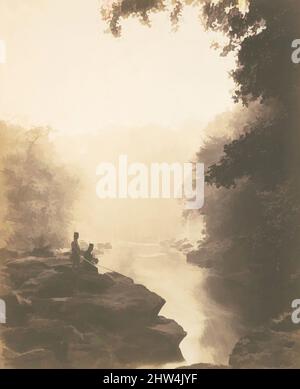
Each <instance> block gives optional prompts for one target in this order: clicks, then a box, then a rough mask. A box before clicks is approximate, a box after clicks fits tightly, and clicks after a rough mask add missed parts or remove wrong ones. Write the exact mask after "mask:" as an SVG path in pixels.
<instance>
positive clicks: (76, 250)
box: [71, 232, 80, 270]
mask: <svg viewBox="0 0 300 389" xmlns="http://www.w3.org/2000/svg"><path fill="white" fill-rule="evenodd" d="M78 239H79V233H78V232H74V240H73V242H72V243H71V260H72V268H73V270H78V269H79V266H80V247H79V243H78Z"/></svg>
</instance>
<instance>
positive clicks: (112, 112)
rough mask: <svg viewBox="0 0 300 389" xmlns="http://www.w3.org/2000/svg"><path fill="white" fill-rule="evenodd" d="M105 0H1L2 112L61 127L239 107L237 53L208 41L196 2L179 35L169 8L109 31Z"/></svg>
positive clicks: (190, 116) (172, 121)
mask: <svg viewBox="0 0 300 389" xmlns="http://www.w3.org/2000/svg"><path fill="white" fill-rule="evenodd" d="M99 9H100V3H99V2H98V1H97V0H89V1H85V0H63V1H61V0H39V1H37V0H27V1H26V2H24V1H21V0H9V1H7V0H0V37H1V39H4V40H5V42H6V47H7V63H6V65H2V66H1V67H0V86H1V90H0V117H2V118H8V119H11V120H14V121H16V120H17V121H19V122H21V123H22V124H24V123H26V124H28V125H29V124H44V125H50V126H53V127H54V128H56V129H59V130H61V131H69V132H70V131H74V130H76V131H90V130H99V129H103V128H107V127H115V126H118V127H119V126H143V125H149V124H157V125H160V126H172V127H174V126H175V127H178V126H180V125H182V123H185V122H186V121H191V120H197V121H199V122H200V123H206V122H207V121H208V120H210V119H212V117H213V116H214V114H215V113H216V112H219V111H224V110H225V109H226V108H228V107H229V106H230V105H231V99H230V90H231V89H232V83H231V81H229V80H228V77H227V71H229V70H230V68H231V67H232V59H231V60H230V59H224V58H220V57H219V55H218V53H217V52H215V51H213V50H211V49H210V43H211V39H210V38H209V36H208V34H207V33H205V32H203V31H202V27H201V24H200V23H199V19H198V17H197V10H195V9H193V8H188V9H187V11H186V12H185V14H184V17H183V19H182V25H181V28H180V29H179V31H178V32H177V33H170V31H171V25H170V22H169V19H168V15H167V14H161V15H155V16H153V27H152V29H149V28H147V27H145V26H141V25H140V23H139V22H138V21H137V20H128V21H126V22H125V23H124V28H123V36H122V37H121V38H118V39H116V38H113V37H112V36H111V35H110V34H104V30H105V29H106V28H107V26H106V25H105V24H104V23H103V22H102V21H101V19H100V15H99Z"/></svg>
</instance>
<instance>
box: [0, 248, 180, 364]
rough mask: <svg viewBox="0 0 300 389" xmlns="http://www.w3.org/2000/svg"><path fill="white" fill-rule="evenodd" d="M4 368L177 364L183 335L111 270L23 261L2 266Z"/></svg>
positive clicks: (142, 291) (150, 299) (155, 299)
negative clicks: (4, 317) (3, 285)
mask: <svg viewBox="0 0 300 389" xmlns="http://www.w3.org/2000/svg"><path fill="white" fill-rule="evenodd" d="M1 274H2V279H5V282H6V285H5V288H2V291H1V292H2V295H1V296H0V297H1V298H2V299H3V300H4V301H5V302H6V306H7V324H6V325H2V326H1V328H0V331H1V339H2V345H3V357H4V361H5V366H7V367H18V368H54V367H56V368H60V367H68V368H121V367H138V366H142V365H146V364H147V365H149V364H151V365H159V364H162V363H167V362H176V361H182V360H183V358H182V354H181V352H180V349H179V344H180V342H181V341H182V339H183V338H184V336H185V335H186V333H185V332H184V330H183V329H182V328H181V327H180V326H179V325H178V324H177V323H176V322H174V321H173V320H170V319H166V318H164V317H162V316H159V312H160V310H161V308H162V307H163V305H164V304H165V301H164V300H163V299H162V298H161V297H159V296H158V295H156V294H155V293H152V292H150V291H149V290H148V289H146V288H145V287H144V286H142V285H137V284H135V283H134V282H133V281H132V280H131V279H129V278H127V277H125V276H122V275H120V274H118V273H106V274H102V275H99V274H98V273H97V270H96V269H94V268H93V267H90V266H89V265H87V266H82V268H81V269H80V270H79V271H78V272H73V271H72V268H71V265H70V263H69V260H68V258H66V257H63V256H61V257H47V258H41V257H39V258H37V257H32V256H30V257H24V258H22V257H21V258H18V259H12V258H10V259H9V260H7V261H6V263H5V265H4V266H2V271H1Z"/></svg>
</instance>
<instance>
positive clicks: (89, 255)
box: [83, 243, 99, 265]
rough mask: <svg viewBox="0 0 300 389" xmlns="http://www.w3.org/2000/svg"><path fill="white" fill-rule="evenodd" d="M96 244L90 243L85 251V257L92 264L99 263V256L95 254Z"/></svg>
mask: <svg viewBox="0 0 300 389" xmlns="http://www.w3.org/2000/svg"><path fill="white" fill-rule="evenodd" d="M93 250H94V245H93V244H92V243H90V244H89V247H88V249H87V250H86V251H85V252H84V253H83V257H84V259H85V260H86V261H88V262H90V263H91V264H92V265H97V263H98V262H99V261H98V259H97V258H95V257H94V256H93Z"/></svg>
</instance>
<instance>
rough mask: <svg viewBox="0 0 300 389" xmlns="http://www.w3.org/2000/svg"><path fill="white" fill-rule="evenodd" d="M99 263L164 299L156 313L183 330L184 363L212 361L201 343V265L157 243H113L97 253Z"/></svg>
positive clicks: (203, 298) (209, 351) (208, 349)
mask: <svg viewBox="0 0 300 389" xmlns="http://www.w3.org/2000/svg"><path fill="white" fill-rule="evenodd" d="M100 264H101V265H103V266H105V267H108V268H111V269H113V270H116V271H118V272H120V273H122V274H124V275H126V276H128V277H130V278H133V280H134V282H135V283H138V284H143V285H144V286H146V287H147V288H148V289H149V290H151V291H153V292H155V293H157V294H158V295H159V296H161V297H163V298H164V299H165V300H166V304H165V305H164V307H163V308H162V310H161V312H160V314H161V315H163V316H166V317H168V318H170V319H173V320H175V321H176V322H177V323H178V324H180V325H181V326H182V327H183V329H184V330H185V331H186V332H187V336H186V337H185V339H184V340H183V341H182V343H181V346H180V348H181V351H182V354H183V356H184V358H185V363H186V364H193V363H199V362H203V363H205V362H206V363H213V362H214V358H213V354H214V350H212V349H211V347H208V346H205V345H203V344H202V336H203V333H204V330H205V326H206V322H207V318H206V317H205V316H206V315H205V311H206V307H205V306H204V305H207V297H206V296H205V290H204V281H205V278H206V273H205V271H204V270H203V269H200V268H199V267H197V266H194V265H191V264H188V263H187V261H186V257H185V255H183V254H182V253H180V252H179V251H177V250H175V249H168V248H165V247H162V246H161V245H160V244H159V243H136V242H118V243H115V244H114V245H113V249H112V250H111V251H110V252H109V253H105V255H104V256H103V257H100ZM101 272H103V269H101ZM202 304H203V305H202ZM177 366H178V363H177ZM164 367H165V366H164ZM168 367H172V366H168Z"/></svg>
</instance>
